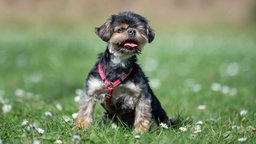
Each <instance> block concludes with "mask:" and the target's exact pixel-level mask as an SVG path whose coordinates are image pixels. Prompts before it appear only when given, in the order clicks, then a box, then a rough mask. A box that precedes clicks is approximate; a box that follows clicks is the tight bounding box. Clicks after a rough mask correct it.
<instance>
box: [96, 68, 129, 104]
mask: <svg viewBox="0 0 256 144" xmlns="http://www.w3.org/2000/svg"><path fill="white" fill-rule="evenodd" d="M132 70H133V68H130V69H129V72H128V73H127V74H124V75H122V76H121V77H120V78H119V79H117V80H115V81H114V82H111V81H109V80H107V79H106V75H105V73H104V71H103V68H102V65H101V63H99V64H98V72H99V74H100V77H101V79H102V80H103V81H104V83H105V85H106V86H107V93H106V95H105V97H106V104H107V105H112V104H111V102H110V98H111V96H112V92H113V88H115V87H117V86H118V85H120V84H121V83H122V81H124V80H125V79H126V78H127V77H128V76H129V75H130V74H131V72H132Z"/></svg>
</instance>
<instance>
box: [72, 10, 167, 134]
mask: <svg viewBox="0 0 256 144" xmlns="http://www.w3.org/2000/svg"><path fill="white" fill-rule="evenodd" d="M96 34H97V35H98V36H99V37H100V38H101V39H102V40H103V41H105V42H107V43H108V45H107V48H106V50H105V52H103V53H101V54H100V55H99V58H98V61H97V62H96V64H95V66H94V67H93V68H92V69H91V71H90V72H89V74H88V77H87V79H86V88H85V93H84V96H83V97H82V100H81V104H80V110H79V114H78V118H77V121H76V125H77V126H78V127H80V128H83V129H87V128H89V126H90V124H91V122H92V121H93V110H94V106H95V103H96V101H99V102H100V103H101V105H102V106H103V107H104V109H105V110H106V113H105V116H104V119H103V121H102V122H105V121H106V120H113V121H114V122H117V121H121V122H123V123H125V124H127V125H129V126H133V127H134V129H135V131H136V132H137V133H144V132H146V131H148V129H149V128H150V123H151V121H152V119H154V120H155V121H156V122H157V124H160V123H165V124H167V125H168V126H170V124H171V121H170V119H169V118H168V116H167V115H166V113H165V111H164V109H163V108H162V107H161V104H160V102H159V100H158V99H157V98H156V96H155V95H154V93H153V92H152V90H151V88H150V86H149V84H148V79H147V77H146V76H145V75H144V73H143V71H142V69H141V68H140V66H139V65H138V64H137V63H136V60H137V55H138V54H140V53H141V51H142V48H143V46H144V45H145V44H146V43H150V42H152V41H153V39H154V36H155V33H154V31H153V30H152V29H151V28H150V26H149V25H148V21H147V20H146V19H145V18H144V17H142V16H140V15H138V14H135V13H133V12H121V13H119V14H117V15H112V16H110V17H109V18H108V19H107V20H106V22H105V23H104V24H103V25H101V26H100V27H97V28H96ZM99 63H101V64H102V69H103V71H104V73H105V75H106V79H107V80H109V81H111V82H113V81H115V80H117V79H119V78H120V77H122V76H123V75H125V74H127V73H128V71H129V69H130V68H133V70H132V72H131V73H130V75H129V76H128V77H127V78H126V79H125V80H124V81H122V83H121V84H120V85H118V86H117V87H114V88H113V93H112V95H111V105H108V104H107V103H106V91H107V86H106V85H105V83H104V81H103V80H102V79H101V77H100V75H99V71H98V64H99Z"/></svg>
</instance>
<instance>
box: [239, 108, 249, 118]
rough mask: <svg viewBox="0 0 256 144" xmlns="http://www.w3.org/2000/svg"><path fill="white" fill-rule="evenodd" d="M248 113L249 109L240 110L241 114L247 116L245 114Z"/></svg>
mask: <svg viewBox="0 0 256 144" xmlns="http://www.w3.org/2000/svg"><path fill="white" fill-rule="evenodd" d="M247 113H248V110H246V109H243V110H241V111H240V116H245V115H247Z"/></svg>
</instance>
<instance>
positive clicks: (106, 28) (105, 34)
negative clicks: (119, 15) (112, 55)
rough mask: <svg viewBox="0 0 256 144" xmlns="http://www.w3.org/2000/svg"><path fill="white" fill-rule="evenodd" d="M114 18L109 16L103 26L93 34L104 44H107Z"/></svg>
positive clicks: (97, 28)
mask: <svg viewBox="0 0 256 144" xmlns="http://www.w3.org/2000/svg"><path fill="white" fill-rule="evenodd" d="M114 18H115V15H112V16H110V17H109V18H108V19H107V20H106V22H105V23H104V24H103V25H101V26H100V27H96V28H95V33H96V34H97V35H98V36H99V37H100V38H101V39H102V40H104V41H105V42H108V41H109V39H110V37H111V35H112V30H111V24H112V22H113V20H114Z"/></svg>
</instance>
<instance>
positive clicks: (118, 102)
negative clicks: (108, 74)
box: [87, 78, 141, 110]
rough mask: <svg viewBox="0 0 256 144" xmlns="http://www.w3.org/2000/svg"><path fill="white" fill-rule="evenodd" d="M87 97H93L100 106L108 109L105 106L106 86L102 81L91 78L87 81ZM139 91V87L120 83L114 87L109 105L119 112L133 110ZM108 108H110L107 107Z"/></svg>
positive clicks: (129, 83) (130, 83) (128, 83)
mask: <svg viewBox="0 0 256 144" xmlns="http://www.w3.org/2000/svg"><path fill="white" fill-rule="evenodd" d="M87 84H88V87H87V88H88V89H87V92H88V95H89V96H93V97H94V98H96V99H97V100H98V101H100V102H101V104H102V105H103V106H104V107H105V108H108V105H107V104H106V93H107V86H106V85H105V84H104V83H103V81H102V80H100V79H97V78H91V79H89V80H88V83H87ZM140 93H141V89H140V87H139V85H136V84H134V83H132V82H129V81H128V82H126V83H121V84H120V85H119V86H117V87H114V88H113V91H112V95H111V99H110V100H111V105H112V106H114V107H115V108H118V109H120V110H122V109H123V110H126V109H130V110H133V109H134V108H135V105H136V103H137V100H138V98H139V97H140ZM109 108H110V107H109Z"/></svg>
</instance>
